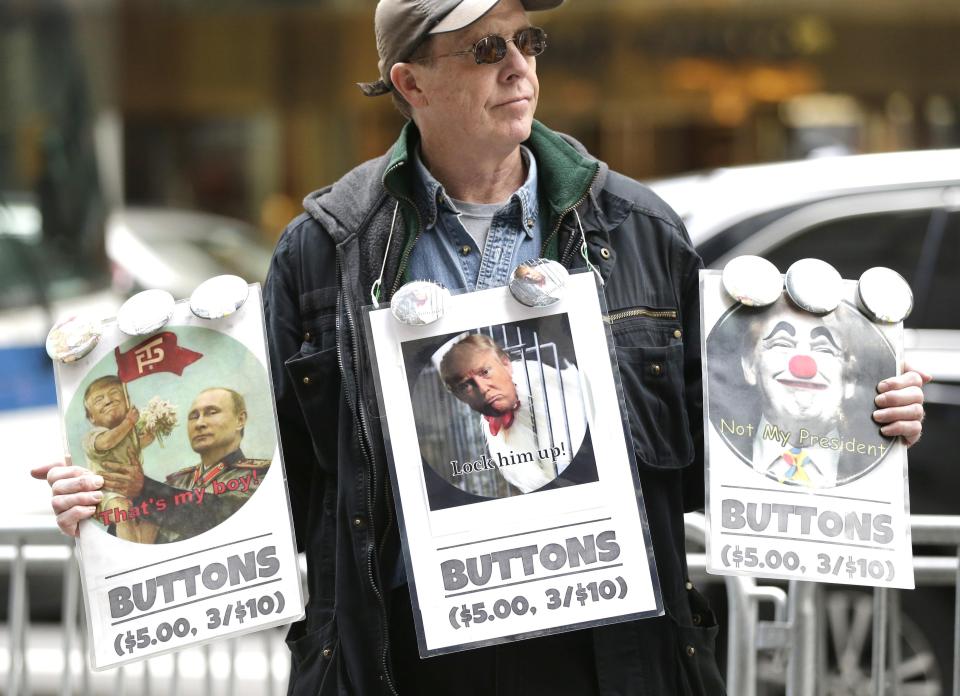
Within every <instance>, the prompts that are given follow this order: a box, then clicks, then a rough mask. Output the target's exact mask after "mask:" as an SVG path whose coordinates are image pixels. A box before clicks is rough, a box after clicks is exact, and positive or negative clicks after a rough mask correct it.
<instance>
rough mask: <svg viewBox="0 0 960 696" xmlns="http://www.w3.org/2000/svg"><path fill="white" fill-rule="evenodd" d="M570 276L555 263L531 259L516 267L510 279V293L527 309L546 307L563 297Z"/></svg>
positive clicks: (547, 260)
mask: <svg viewBox="0 0 960 696" xmlns="http://www.w3.org/2000/svg"><path fill="white" fill-rule="evenodd" d="M569 277H570V274H569V273H567V269H566V268H564V267H563V266H562V265H560V264H559V263H557V262H556V261H551V260H549V259H533V260H532V261H525V262H524V263H521V264H520V265H519V266H517V267H516V268H515V269H514V271H513V275H512V276H511V277H510V292H511V293H512V294H513V296H514V297H515V298H516V299H517V301H518V302H520V303H522V304H525V305H527V306H528V307H548V306H549V305H552V304H554V303H555V302H558V301H559V300H560V298H561V297H563V289H564V287H565V286H566V284H567V279H568V278H569Z"/></svg>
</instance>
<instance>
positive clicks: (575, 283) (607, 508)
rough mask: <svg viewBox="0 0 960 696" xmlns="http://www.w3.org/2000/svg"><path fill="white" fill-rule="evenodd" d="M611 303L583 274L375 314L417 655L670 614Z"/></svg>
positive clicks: (375, 352) (371, 330)
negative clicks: (436, 310) (606, 312)
mask: <svg viewBox="0 0 960 696" xmlns="http://www.w3.org/2000/svg"><path fill="white" fill-rule="evenodd" d="M601 311H602V310H601V298H600V297H599V295H598V292H597V287H596V283H595V280H594V276H593V274H592V273H586V274H578V275H573V276H571V277H570V279H569V281H568V285H567V287H566V289H565V294H564V298H563V299H561V300H560V301H559V302H557V303H556V304H553V305H551V306H549V307H528V306H525V305H522V304H520V303H519V302H517V301H516V300H514V298H513V297H512V296H511V295H510V293H509V291H508V290H507V288H505V287H501V288H494V289H490V290H483V291H479V292H474V293H467V294H462V295H458V296H455V297H453V298H451V299H450V300H449V303H448V305H447V308H446V311H445V312H444V313H443V316H442V318H440V319H439V320H438V321H436V322H434V323H431V324H429V325H427V326H408V325H405V324H402V323H400V322H399V321H398V320H397V319H396V318H395V317H394V315H393V314H392V313H391V311H390V310H389V309H379V310H372V311H369V312H368V313H367V315H366V319H367V326H366V328H367V331H368V338H369V339H370V340H369V341H368V343H369V344H370V346H371V353H372V357H373V362H374V366H375V372H376V374H377V377H378V388H379V396H380V408H381V414H382V420H381V424H382V426H383V430H384V435H385V438H386V440H387V443H386V444H387V452H388V455H389V457H390V466H389V469H390V475H391V477H392V482H393V490H394V493H395V498H396V502H397V510H398V513H399V519H400V523H401V531H402V540H403V551H404V555H405V558H404V559H400V558H397V559H396V564H397V567H396V568H395V570H394V573H393V574H394V577H396V578H397V581H398V582H399V581H402V579H403V575H404V574H405V576H406V577H405V579H406V581H407V584H408V586H409V588H410V592H411V599H412V600H413V607H414V620H415V622H416V629H417V634H418V639H419V648H420V654H421V655H423V656H430V655H435V654H440V653H444V652H451V651H454V650H464V649H469V648H473V647H478V646H481V645H490V644H494V643H501V642H505V641H510V640H518V639H521V638H530V637H535V636H539V635H544V634H547V633H555V632H559V631H567V630H572V629H575V628H582V627H586V626H596V625H600V624H604V623H611V622H614V621H624V620H627V619H636V618H643V617H647V616H657V615H660V614H662V613H663V610H662V602H661V599H660V590H659V585H658V581H657V576H656V569H655V566H654V563H653V553H652V549H651V546H650V540H649V532H648V530H647V524H646V517H645V512H644V508H643V499H642V497H641V494H640V487H639V483H638V480H637V472H636V469H635V465H634V462H633V449H632V447H631V446H630V444H629V443H630V442H631V440H629V439H628V438H627V437H625V420H624V418H623V409H622V398H621V392H620V388H619V381H618V377H617V372H616V368H615V363H613V362H612V360H611V351H610V348H609V344H608V336H607V332H606V328H605V324H604V322H603V319H602V314H601ZM404 561H405V563H404Z"/></svg>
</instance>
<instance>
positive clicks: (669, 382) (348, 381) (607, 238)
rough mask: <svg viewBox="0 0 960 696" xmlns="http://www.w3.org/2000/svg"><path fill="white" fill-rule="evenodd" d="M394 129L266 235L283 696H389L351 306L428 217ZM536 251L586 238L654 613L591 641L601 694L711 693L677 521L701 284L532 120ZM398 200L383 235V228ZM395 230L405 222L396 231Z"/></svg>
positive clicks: (634, 198)
mask: <svg viewBox="0 0 960 696" xmlns="http://www.w3.org/2000/svg"><path fill="white" fill-rule="evenodd" d="M418 137H419V136H418V133H417V131H416V129H415V128H414V127H413V126H412V125H408V126H407V127H406V128H405V129H404V132H403V134H402V135H401V137H400V139H399V140H398V141H397V143H396V145H394V147H393V148H392V150H391V151H390V152H389V153H387V154H386V155H384V156H383V157H380V158H379V159H375V160H371V161H369V162H366V163H364V164H362V165H360V166H359V167H357V168H356V169H354V170H352V171H351V172H349V173H348V174H347V175H346V176H344V177H343V178H342V179H341V180H340V181H338V182H337V183H336V184H334V185H333V186H330V187H327V188H325V189H322V190H320V191H317V192H315V193H313V194H311V195H310V196H309V197H308V198H307V199H306V201H305V208H306V210H307V214H303V215H300V216H299V217H298V218H296V219H295V220H294V221H293V222H292V223H291V224H290V225H289V227H288V228H287V230H286V231H285V232H284V234H283V236H282V237H281V239H280V241H279V243H278V245H277V249H276V252H275V254H274V258H273V263H272V266H271V270H270V274H269V277H268V279H267V285H266V292H265V302H266V317H267V332H268V335H269V340H270V352H271V369H272V371H273V380H274V389H275V392H276V399H277V407H278V413H279V419H280V427H281V435H282V438H283V450H284V461H285V463H286V469H287V476H288V483H289V487H290V495H291V499H292V503H293V510H294V520H295V524H296V527H297V540H298V544H299V545H300V547H301V549H303V550H305V551H306V552H307V558H308V568H309V573H308V582H309V604H308V607H307V618H306V620H305V621H304V622H301V623H300V624H298V625H295V626H294V627H293V629H292V630H291V633H290V640H289V643H290V648H291V650H292V652H293V665H292V670H293V672H292V675H291V693H293V694H312V695H314V694H362V695H364V696H366V695H367V694H381V693H383V694H390V693H394V692H395V686H394V680H393V679H392V676H391V667H390V661H391V650H390V638H389V635H388V632H387V631H386V623H387V620H386V617H387V613H388V610H389V607H387V606H386V605H387V602H388V596H387V594H386V593H385V592H384V590H383V587H384V583H383V580H382V578H381V573H383V574H384V575H386V574H388V573H389V572H390V563H391V559H393V558H395V557H396V553H397V547H398V544H399V541H398V534H397V523H396V518H395V515H394V510H393V500H392V499H391V491H390V485H389V477H388V475H387V473H386V471H385V462H386V457H385V453H384V444H383V439H382V434H381V430H380V427H379V416H378V410H377V403H376V394H375V389H374V383H373V376H372V373H371V369H370V364H369V359H368V354H367V349H366V343H365V342H366V338H365V336H364V332H363V330H362V326H363V314H362V310H361V308H362V307H363V306H364V305H368V304H370V296H371V289H372V287H373V285H374V281H375V280H376V279H377V277H378V275H379V273H380V269H381V266H382V264H383V260H384V256H385V255H386V264H385V273H384V281H383V284H382V290H381V294H380V300H381V301H389V299H390V296H391V295H392V293H393V292H394V291H395V290H396V288H397V287H399V285H400V284H401V283H402V282H403V280H404V277H403V272H404V269H405V268H406V263H407V260H408V258H409V254H410V251H411V250H412V248H413V245H414V244H415V243H416V239H417V236H418V234H419V231H420V229H421V227H422V226H423V224H424V222H425V221H428V219H427V215H429V211H423V210H418V209H417V208H416V205H415V203H414V196H413V195H412V190H411V186H412V182H413V179H414V177H413V176H411V175H410V169H411V164H410V162H409V160H408V153H409V152H410V151H411V148H412V147H414V146H415V143H416V139H417V138H418ZM526 144H527V145H528V146H529V147H530V148H531V150H533V152H534V153H535V155H536V157H537V165H538V170H539V176H540V186H539V190H540V196H541V201H540V210H541V214H542V215H544V216H545V218H544V219H545V222H544V230H545V234H544V237H545V241H544V250H543V251H544V255H545V256H549V257H552V258H556V259H559V260H561V262H562V263H564V264H566V265H568V266H571V267H578V266H583V265H584V262H583V260H582V258H581V256H580V253H579V250H580V245H581V240H582V237H581V232H580V228H579V225H578V221H577V216H576V215H574V213H573V210H574V209H575V210H576V211H577V214H578V215H579V222H580V223H581V224H582V226H583V232H584V234H585V236H586V240H587V246H588V249H589V252H588V253H589V257H590V259H591V262H592V263H593V264H594V265H595V266H596V267H597V268H598V269H599V271H600V273H601V275H602V276H603V278H604V279H605V280H606V287H605V293H606V299H607V304H608V308H609V324H610V327H611V330H612V333H613V339H614V342H615V344H616V346H617V348H616V353H617V359H618V362H619V367H620V375H621V379H622V382H623V388H624V394H625V397H626V403H627V408H628V411H629V415H630V431H631V433H632V436H633V444H634V449H635V452H636V459H637V465H638V469H639V476H640V482H641V485H642V489H643V496H644V501H645V503H646V508H647V516H648V518H649V524H650V534H651V537H652V541H653V546H654V552H655V556H656V562H657V569H658V572H659V577H660V583H661V587H662V592H663V598H664V604H665V607H666V611H667V615H666V616H664V617H661V618H655V619H647V620H644V621H635V622H628V623H621V624H615V625H611V626H606V627H602V628H598V629H593V644H594V648H595V654H596V667H597V674H598V679H599V683H600V690H601V692H602V693H603V694H604V695H605V696H606V695H609V696H625V695H626V694H644V695H647V694H649V695H656V696H663V695H667V694H684V695H685V694H698V695H699V694H706V695H709V696H716V695H717V694H722V693H723V687H722V685H721V683H720V679H719V675H718V672H717V669H716V664H715V662H714V658H713V642H714V637H715V635H716V631H717V629H716V627H715V622H714V621H713V619H712V616H711V615H710V613H709V610H708V609H707V608H706V606H705V605H704V604H703V603H702V600H701V599H700V597H699V595H698V594H697V593H696V591H695V590H692V589H690V588H692V585H690V584H689V583H688V582H687V575H686V557H685V553H684V531H683V512H684V510H685V509H696V508H699V507H701V506H702V502H703V451H702V428H703V425H702V423H703V421H702V416H701V408H702V404H701V387H700V379H701V377H700V339H699V312H698V277H697V272H698V270H699V268H700V260H699V258H698V257H697V255H696V253H695V252H694V250H693V248H692V247H691V245H690V241H689V238H688V237H687V234H686V232H685V231H684V228H683V225H682V223H681V222H680V221H679V219H678V218H677V217H676V215H675V214H674V213H673V212H672V211H671V210H670V209H669V208H668V207H667V206H666V205H665V204H664V203H663V202H662V201H660V200H659V199H658V198H657V197H656V196H655V195H653V194H652V193H651V192H650V191H649V190H647V189H646V188H644V187H643V186H641V185H639V184H637V183H636V182H635V181H633V180H631V179H628V178H626V177H624V176H621V175H619V174H616V173H614V172H611V171H609V170H608V168H607V167H606V165H604V164H602V163H600V162H598V161H597V160H595V159H593V158H591V157H590V156H589V155H587V154H586V153H585V151H584V150H583V149H582V147H581V146H579V144H576V143H574V142H573V141H572V140H570V139H567V138H565V137H563V136H560V135H558V134H556V133H553V132H552V131H550V130H549V129H547V128H546V127H544V126H543V125H541V124H539V123H535V124H534V130H533V133H532V135H531V138H530V139H529V141H528V142H527V143H526ZM398 201H399V209H398V213H399V215H398V218H397V224H396V231H395V232H394V234H393V236H392V239H391V240H390V244H389V248H388V243H387V240H388V236H389V232H390V229H391V220H392V216H393V214H394V211H395V207H396V206H397V202H398ZM401 223H402V224H401Z"/></svg>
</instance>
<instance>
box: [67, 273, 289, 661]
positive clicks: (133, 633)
mask: <svg viewBox="0 0 960 696" xmlns="http://www.w3.org/2000/svg"><path fill="white" fill-rule="evenodd" d="M264 336H265V333H264V325H263V311H262V307H261V296H260V288H259V286H251V288H250V295H249V298H248V300H247V302H246V303H245V304H244V305H243V306H242V307H241V308H240V309H239V310H238V311H237V312H236V313H234V314H232V315H230V316H228V317H226V318H223V319H216V320H206V319H200V318H198V317H196V316H194V315H193V314H192V313H191V312H190V308H189V306H188V303H187V302H186V301H183V302H179V303H177V305H176V307H175V311H174V314H173V317H172V318H171V320H170V322H169V323H168V324H167V325H166V326H164V327H162V328H161V329H159V330H158V331H157V332H155V333H154V334H151V335H150V336H137V337H130V336H127V335H125V334H123V333H121V332H120V331H119V329H118V328H117V326H116V321H113V320H111V321H109V322H105V323H104V326H103V337H102V338H101V340H100V342H99V344H98V345H97V347H96V348H95V349H94V350H93V351H92V352H91V353H90V354H89V355H87V356H86V357H84V358H83V359H82V360H79V361H77V362H74V363H69V364H57V365H56V370H55V372H56V377H57V387H58V401H59V405H60V414H61V419H62V422H63V428H64V442H65V447H66V449H67V451H69V452H70V453H71V455H72V458H73V463H74V464H76V465H80V466H87V467H88V468H91V469H93V470H94V471H96V472H97V473H104V472H108V471H109V470H110V469H111V467H114V468H116V465H119V468H120V469H122V470H124V471H128V472H129V471H130V470H133V469H136V468H138V467H139V468H140V469H142V471H143V475H144V486H143V488H142V491H141V494H139V495H137V496H136V497H132V498H128V497H125V496H124V495H123V494H121V493H118V492H116V491H112V490H110V488H109V486H105V487H104V492H105V495H104V499H103V501H102V502H101V504H100V506H98V510H97V514H96V515H95V517H94V518H93V519H91V520H87V521H84V522H82V523H81V525H80V539H79V541H78V555H79V559H80V570H81V580H82V584H83V591H84V597H85V609H86V615H87V625H88V627H89V635H90V645H91V662H92V665H93V667H94V669H104V668H107V667H113V666H116V665H119V664H123V663H125V662H130V661H133V660H137V659H142V658H146V657H153V656H155V655H157V654H160V653H164V652H169V651H171V650H177V649H180V648H184V647H186V646H189V645H194V644H197V643H202V642H207V641H211V640H217V639H221V638H225V637H228V636H235V635H238V634H240V633H249V632H252V631H258V630H262V629H265V628H269V627H271V626H276V625H279V624H284V623H289V622H291V621H294V620H296V619H299V618H301V617H302V616H303V597H302V590H301V583H300V575H299V565H298V562H297V553H296V544H295V540H294V536H293V529H292V519H291V515H290V506H289V501H288V497H287V490H286V481H285V475H284V470H283V462H282V459H281V455H280V442H279V434H278V430H277V421H276V413H275V408H274V400H273V390H272V385H271V381H270V372H269V370H268V368H267V353H266V344H265V340H264ZM131 407H133V408H136V409H138V410H139V415H140V418H139V420H138V421H137V422H136V424H134V420H135V416H136V415H137V414H136V412H133V411H131V410H130V409H131ZM125 416H128V417H129V419H128V420H124V418H125ZM163 421H166V422H167V428H165V429H164V428H163V427H162V426H161V427H160V428H159V429H160V430H161V431H165V432H166V434H165V435H161V436H160V437H153V436H152V435H149V434H148V431H150V430H151V428H153V430H157V429H158V428H157V427H156V425H155V424H156V423H158V422H161V423H162V422H163ZM131 426H133V427H131ZM237 445H239V446H237ZM227 450H229V451H227ZM218 453H223V454H224V455H225V456H223V457H220V456H217V455H218ZM212 459H217V461H212ZM204 460H207V461H204ZM110 462H112V463H110ZM201 465H203V466H201ZM208 465H209V466H208Z"/></svg>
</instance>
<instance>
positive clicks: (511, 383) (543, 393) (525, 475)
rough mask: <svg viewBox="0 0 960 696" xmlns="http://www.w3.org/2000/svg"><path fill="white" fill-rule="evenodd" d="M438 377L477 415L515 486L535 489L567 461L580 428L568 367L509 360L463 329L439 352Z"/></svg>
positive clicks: (579, 404) (576, 387)
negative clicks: (453, 341) (463, 332)
mask: <svg viewBox="0 0 960 696" xmlns="http://www.w3.org/2000/svg"><path fill="white" fill-rule="evenodd" d="M558 368H559V369H558ZM440 377H441V379H443V382H444V384H445V385H446V387H447V389H449V390H450V392H451V393H452V394H453V395H454V396H455V397H456V398H457V399H458V400H460V401H462V402H463V403H465V404H466V405H467V406H469V407H470V408H471V409H472V410H473V411H475V412H477V413H478V414H480V418H479V425H480V428H481V431H482V432H483V435H484V439H485V440H486V444H487V448H488V449H489V451H490V456H491V458H492V459H494V460H496V461H497V462H498V463H499V464H500V466H499V467H498V470H499V472H500V474H501V475H502V476H503V477H504V478H505V479H506V480H507V481H508V482H509V483H510V484H511V485H513V486H514V487H516V488H517V489H519V490H520V491H521V492H523V493H530V492H532V491H535V490H538V489H540V488H542V487H543V486H545V485H547V484H549V483H551V482H553V481H554V480H555V479H557V478H558V477H562V476H563V474H564V472H565V471H566V470H567V469H568V467H570V464H571V462H572V461H573V459H574V457H575V456H576V453H577V450H578V449H579V448H580V445H581V443H582V442H583V439H584V435H585V434H586V429H587V424H586V417H585V415H584V410H583V400H582V398H581V390H580V382H579V376H578V373H577V369H576V368H575V367H573V366H572V365H569V364H567V365H566V366H558V367H553V366H551V365H549V364H546V363H544V362H542V361H535V360H527V359H517V360H511V359H510V356H509V355H508V354H507V353H506V352H505V351H504V350H503V348H501V347H500V346H499V345H498V344H497V343H496V341H494V340H493V339H491V338H490V337H488V336H484V335H482V334H471V335H469V336H467V337H465V338H463V339H461V340H460V341H458V342H457V343H455V344H454V345H453V346H452V347H451V348H450V349H449V350H448V351H447V352H446V354H445V355H444V356H443V359H442V360H441V362H440ZM544 454H547V456H542V455H544ZM563 482H565V479H564V478H561V479H560V480H558V483H560V484H561V485H562V483H563Z"/></svg>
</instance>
